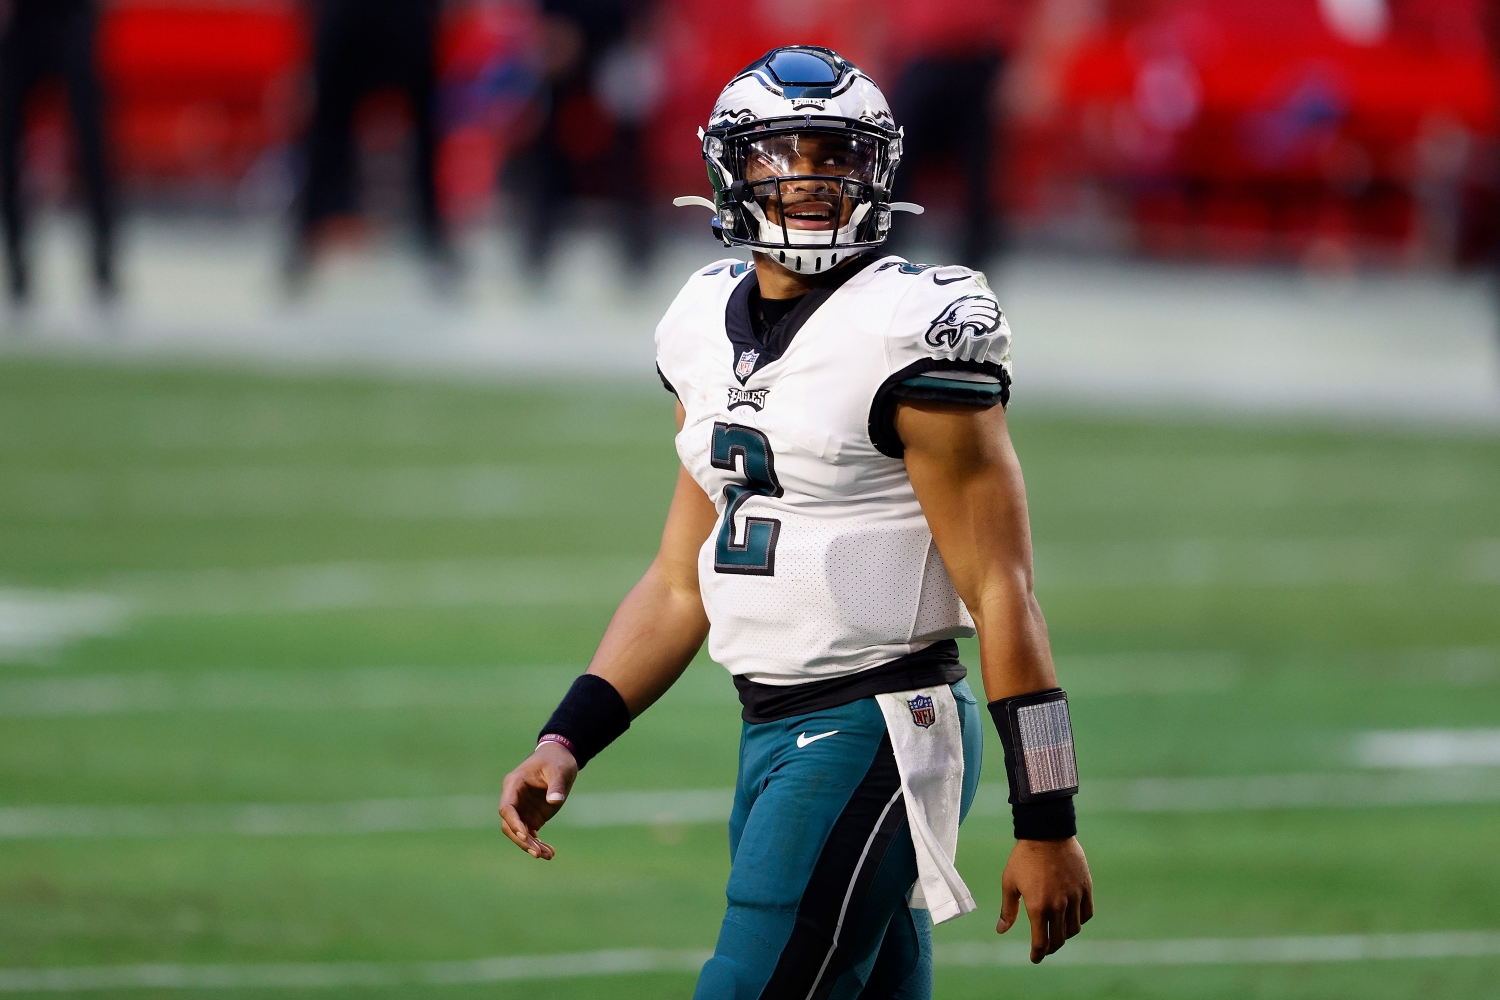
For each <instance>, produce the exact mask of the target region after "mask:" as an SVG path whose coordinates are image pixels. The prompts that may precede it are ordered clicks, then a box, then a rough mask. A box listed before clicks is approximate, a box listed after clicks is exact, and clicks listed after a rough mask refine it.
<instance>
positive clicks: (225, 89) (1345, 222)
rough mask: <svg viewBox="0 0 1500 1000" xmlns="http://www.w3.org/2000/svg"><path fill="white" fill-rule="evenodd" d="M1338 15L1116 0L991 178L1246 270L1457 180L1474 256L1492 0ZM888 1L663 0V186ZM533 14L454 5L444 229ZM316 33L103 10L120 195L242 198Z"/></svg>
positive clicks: (1361, 232) (1493, 108) (869, 34)
mask: <svg viewBox="0 0 1500 1000" xmlns="http://www.w3.org/2000/svg"><path fill="white" fill-rule="evenodd" d="M1339 2H1340V0H1322V11H1323V12H1322V13H1321V14H1320V2H1319V0H1256V2H1254V3H1245V2H1243V0H1113V2H1112V3H1111V4H1109V5H1108V7H1107V14H1106V16H1104V17H1103V18H1102V19H1099V20H1097V21H1095V22H1094V23H1092V24H1090V25H1089V26H1088V27H1087V28H1086V30H1083V31H1081V32H1078V33H1076V37H1074V38H1073V39H1072V41H1071V42H1070V43H1069V44H1068V45H1067V46H1065V47H1063V48H1061V49H1058V50H1056V51H1053V52H1051V53H1049V54H1048V57H1047V58H1049V59H1051V60H1052V61H1053V62H1054V63H1058V64H1059V65H1055V66H1054V67H1053V72H1054V75H1055V77H1056V78H1057V79H1058V80H1059V81H1060V82H1061V85H1060V88H1059V90H1058V95H1057V99H1056V100H1054V101H1052V102H1051V104H1050V105H1049V106H1048V107H1047V108H1046V110H1045V113H1041V114H1037V113H1032V114H1029V115H1022V116H1021V117H1020V118H1019V119H1018V120H1017V122H1016V123H1015V125H1014V127H1013V129H1012V130H1011V132H1010V136H1009V139H1008V141H1007V144H1006V148H1007V149H1008V150H1009V153H1010V156H1009V159H1008V162H1007V163H1006V164H1005V165H1003V167H1002V168H999V169H1001V172H1002V173H1003V174H1004V183H1003V184H1002V185H997V190H999V191H1001V192H1002V196H1003V198H1004V199H1005V201H1006V204H1007V207H1008V208H1009V210H1010V211H1011V212H1012V213H1013V214H1014V215H1015V216H1016V217H1017V218H1018V219H1019V220H1020V221H1021V224H1022V226H1023V227H1026V226H1031V227H1033V228H1037V229H1045V228H1046V226H1047V225H1048V224H1049V223H1050V222H1051V221H1053V220H1057V219H1068V218H1076V217H1078V216H1079V215H1080V213H1082V212H1084V210H1085V208H1086V207H1087V206H1086V205H1085V204H1084V203H1085V202H1086V201H1087V199H1088V198H1090V197H1094V198H1096V200H1097V199H1098V198H1100V197H1102V199H1103V200H1104V201H1105V202H1106V203H1107V204H1108V205H1109V206H1110V210H1111V211H1113V212H1115V213H1116V216H1117V217H1118V218H1120V219H1124V220H1126V221H1127V222H1128V223H1129V224H1130V226H1131V227H1132V229H1133V232H1134V233H1135V234H1136V238H1135V242H1134V244H1133V245H1134V246H1136V247H1138V248H1139V249H1142V250H1145V251H1147V252H1157V253H1168V254H1170V253H1194V254H1196V253H1200V252H1203V251H1204V250H1207V251H1208V252H1212V253H1218V254H1221V255H1224V256H1228V257H1237V258H1257V257H1262V256H1267V255H1269V256H1272V257H1277V256H1282V257H1284V256H1287V255H1293V256H1295V255H1298V254H1302V253H1305V252H1306V251H1307V249H1308V247H1309V246H1311V245H1312V244H1315V243H1317V242H1318V241H1319V240H1320V239H1327V238H1333V239H1336V240H1340V241H1344V242H1347V243H1350V244H1351V245H1354V244H1357V245H1361V246H1366V245H1367V246H1372V247H1375V248H1377V250H1379V251H1380V252H1381V253H1385V254H1387V255H1388V256H1389V255H1392V254H1399V253H1400V252H1401V248H1403V247H1407V246H1409V245H1411V244H1412V241H1413V239H1414V234H1416V233H1418V231H1419V230H1420V229H1421V226H1422V225H1423V224H1424V223H1423V222H1422V212H1423V211H1428V209H1425V208H1423V206H1424V205H1427V206H1429V208H1430V205H1431V204H1435V202H1433V199H1434V198H1441V197H1445V195H1443V193H1442V192H1443V191H1444V190H1449V189H1452V190H1453V191H1457V192H1458V195H1457V196H1458V197H1459V198H1460V200H1461V202H1462V205H1463V207H1464V209H1465V211H1464V213H1463V216H1464V218H1465V219H1466V220H1468V222H1467V223H1466V225H1465V226H1464V232H1463V233H1462V234H1461V236H1460V239H1459V242H1460V244H1461V245H1460V246H1459V248H1458V249H1459V251H1460V252H1462V253H1466V254H1468V255H1470V256H1472V255H1473V254H1474V253H1475V252H1476V248H1477V247H1478V246H1479V245H1480V243H1482V242H1483V241H1484V240H1485V239H1488V238H1489V237H1490V235H1492V234H1491V232H1490V230H1489V229H1488V228H1486V225H1484V224H1481V223H1480V222H1477V221H1475V220H1487V219H1488V218H1489V215H1490V214H1491V213H1489V211H1488V209H1489V207H1490V206H1491V205H1492V204H1493V203H1494V200H1495V187H1494V181H1495V178H1496V175H1497V173H1500V171H1497V169H1496V167H1495V161H1496V152H1495V142H1494V138H1495V135H1496V132H1497V118H1500V114H1497V86H1496V82H1495V72H1494V65H1493V59H1492V57H1491V54H1490V52H1489V51H1488V49H1487V47H1486V44H1485V40H1484V36H1483V34H1482V31H1481V28H1480V19H1481V17H1482V16H1483V15H1484V8H1483V7H1482V3H1483V0H1390V2H1389V5H1388V11H1389V23H1388V25H1387V26H1386V30H1385V32H1384V36H1383V37H1382V38H1379V39H1365V40H1364V41H1365V42H1366V44H1357V43H1356V42H1354V41H1350V40H1348V39H1347V38H1341V37H1340V36H1339V34H1338V33H1337V31H1336V30H1335V29H1334V28H1333V27H1330V24H1329V21H1328V13H1327V11H1328V8H1329V5H1330V4H1335V5H1336V4H1338V3H1339ZM878 11H879V7H878V5H872V4H870V3H868V2H866V3H861V2H859V0H826V2H823V3H819V4H816V5H808V4H803V3H797V2H795V0H764V2H760V3H756V4H752V5H749V6H747V7H744V8H741V9H739V10H738V12H737V14H736V17H735V25H734V30H732V31H730V30H725V21H724V16H725V15H724V8H723V5H722V3H719V2H717V0H661V4H660V6H659V7H658V9H657V11H656V15H655V24H656V28H655V46H656V51H657V52H658V54H659V57H660V59H661V60H662V63H663V65H664V66H666V67H668V68H669V72H670V79H671V86H670V88H668V91H667V93H666V95H665V97H664V99H663V102H662V104H661V105H660V106H659V107H658V108H657V109H656V111H655V113H654V114H653V117H652V120H651V122H650V124H649V135H650V138H651V141H650V142H649V143H648V148H649V149H650V150H651V154H650V155H651V156H652V157H653V162H652V164H651V169H650V175H651V176H652V177H653V178H654V184H655V191H654V192H652V197H655V198H657V199H658V200H659V201H661V203H662V204H665V199H667V198H669V197H670V196H672V195H675V194H684V193H695V192H696V193H702V192H703V191H705V190H706V183H705V178H704V176H703V168H702V164H701V161H700V159H699V157H698V149H697V141H696V139H695V138H694V133H695V131H696V129H697V128H698V126H699V125H701V124H702V123H703V121H704V120H705V119H706V117H707V113H708V111H709V109H710V107H711V106H712V102H713V99H714V96H715V95H716V93H717V92H718V90H719V88H720V87H721V86H722V85H723V83H724V82H725V81H726V80H727V79H728V78H729V77H730V76H731V75H732V74H733V73H734V72H735V71H736V70H738V69H739V68H740V67H741V66H743V65H744V64H745V63H746V62H748V61H750V60H751V59H753V58H754V57H755V56H757V55H759V54H761V53H762V52H764V51H765V50H766V49H768V48H771V47H772V46H774V45H777V44H786V43H789V42H793V41H796V42H812V43H822V44H829V45H832V46H834V47H836V48H839V49H840V50H841V51H844V52H845V53H846V54H848V55H849V56H850V57H851V58H853V59H854V60H855V61H856V62H858V63H859V64H861V65H863V66H865V67H866V68H868V69H870V70H871V71H872V72H874V73H875V74H877V76H881V77H883V76H888V75H889V73H890V72H891V71H893V69H894V67H889V66H885V65H883V64H882V62H881V56H882V52H883V48H884V46H883V44H882V41H881V37H880V20H879V17H878ZM533 16H534V15H533V12H532V10H531V8H530V7H529V5H528V4H526V3H524V2H521V0H513V2H507V0H476V2H471V3H467V4H452V5H450V6H449V16H448V18H447V21H446V24H445V28H444V31H443V36H442V43H441V52H440V66H441V73H442V77H443V79H442V88H441V93H442V95H443V100H444V108H443V115H442V121H443V122H444V127H445V130H446V138H445V141H444V146H443V150H442V152H441V153H440V166H439V171H440V187H441V191H442V199H443V204H444V205H445V207H446V209H447V211H448V212H449V214H450V215H453V216H455V217H458V218H466V217H472V216H475V215H478V214H480V213H482V212H483V210H484V208H485V207H486V206H487V205H488V203H489V200H490V198H491V194H492V192H493V190H494V175H495V170H496V168H497V166H498V164H499V163H500V161H501V160H502V159H503V158H504V156H505V154H506V151H507V150H508V149H511V148H514V147H515V145H516V144H517V142H518V137H519V136H521V135H523V134H524V132H525V129H526V127H527V122H528V118H527V116H526V114H525V113H524V112H525V108H526V102H527V100H528V99H529V97H530V94H531V88H532V87H533V85H534V76H533V75H532V74H531V71H530V70H529V69H528V65H529V63H530V61H531V60H532V56H531V55H530V51H529V44H530V43H529V39H530V38H531V37H532V36H533V30H532V28H533V26H532V22H533ZM308 27H309V26H308V23H307V18H306V12H305V8H304V6H303V5H302V4H300V3H297V2H295V0H215V2H212V3H207V2H202V0H197V2H193V0H176V2H173V0H115V2H114V3H111V4H109V5H108V6H107V7H106V11H105V14H104V18H103V23H102V26H101V35H100V43H101V53H100V64H101V69H102V71H103V74H104V78H105V81H106V84H107V87H108V90H109V95H110V117H111V129H112V133H113V136H114V139H115V146H116V152H115V162H116V166H117V169H118V171H119V172H120V173H121V174H122V177H123V180H124V182H125V190H126V191H127V193H134V194H136V195H137V196H148V197H149V196H161V195H163V194H164V193H166V192H171V191H177V190H182V189H189V190H198V191H201V192H204V196H205V197H208V198H210V199H211V198H214V197H219V198H223V197H232V196H233V192H234V190H235V188H236V185H238V184H239V182H240V180H241V179H242V178H243V177H244V176H245V175H246V172H247V171H249V170H251V169H252V167H253V165H254V164H255V163H256V162H257V161H258V160H259V159H260V158H261V157H263V156H265V155H266V154H267V152H268V151H274V150H281V151H285V150H286V149H287V148H288V145H289V144H290V143H291V142H293V141H294V140H295V137H296V135H297V133H298V130H299V128H300V126H301V122H302V121H303V119H304V116H305V114H306V107H307V101H308V99H309V95H308V93H307V84H306V64H307V59H308V54H309V39H308ZM1021 55H1022V56H1024V55H1025V53H1022V54H1021ZM377 107H385V108H393V107H394V108H399V105H398V104H395V103H393V102H385V104H384V105H377ZM397 113H398V114H399V112H397ZM60 116H61V101H60V100H59V99H58V96H57V95H56V94H55V93H54V94H52V95H51V96H50V97H48V96H44V97H43V99H42V100H41V101H40V102H39V110H38V117H40V118H41V119H44V120H45V119H49V118H52V119H56V118H58V117H60ZM54 124H56V122H54ZM1445 171H1447V173H1444V172H1445ZM1445 184H1446V185H1447V186H1448V187H1447V188H1444V187H1443V185H1445ZM1424 185H1425V187H1424ZM1434 192H1436V193H1435V194H1434ZM1101 193H1102V194H1101ZM938 194H939V197H938V199H937V206H936V207H939V208H941V207H942V204H941V202H942V199H941V192H939V193H938ZM1424 198H1426V199H1427V200H1426V201H1424V200H1423V199H1424ZM1481 209H1483V211H1481ZM1094 210H1097V206H1096V207H1095V209H1094ZM1429 214H1430V212H1429ZM1380 248H1384V249H1380Z"/></svg>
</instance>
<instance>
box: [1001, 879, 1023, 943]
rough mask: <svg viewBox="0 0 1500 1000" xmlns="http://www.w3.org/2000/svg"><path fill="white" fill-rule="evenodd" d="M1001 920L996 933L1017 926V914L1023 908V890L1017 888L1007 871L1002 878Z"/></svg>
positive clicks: (1002, 932)
mask: <svg viewBox="0 0 1500 1000" xmlns="http://www.w3.org/2000/svg"><path fill="white" fill-rule="evenodd" d="M1000 891H1001V896H1000V921H999V922H998V923H997V924H995V933H996V934H1004V933H1005V932H1006V931H1008V930H1010V929H1011V928H1012V927H1014V926H1015V923H1016V914H1017V913H1018V912H1019V910H1020V908H1021V890H1019V889H1017V888H1016V884H1015V882H1013V881H1011V878H1010V873H1009V872H1007V873H1006V874H1005V875H1004V876H1002V878H1001V880H1000Z"/></svg>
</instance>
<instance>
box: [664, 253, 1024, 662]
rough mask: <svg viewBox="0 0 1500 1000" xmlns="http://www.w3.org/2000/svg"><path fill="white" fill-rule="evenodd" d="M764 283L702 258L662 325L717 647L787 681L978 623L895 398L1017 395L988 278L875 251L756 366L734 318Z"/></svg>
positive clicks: (725, 657) (740, 268)
mask: <svg viewBox="0 0 1500 1000" xmlns="http://www.w3.org/2000/svg"><path fill="white" fill-rule="evenodd" d="M755 280H756V277H755V272H754V266H753V265H747V264H745V263H743V262H741V261H737V260H721V261H717V262H715V263H714V264H712V265H709V266H708V267H705V268H702V269H701V270H699V271H698V272H697V273H696V274H694V275H693V277H692V278H690V279H689V280H688V282H687V284H686V285H685V286H684V287H683V289H682V291H681V292H680V293H679V294H678V296H677V298H676V300H675V301H674V302H673V303H672V305H671V307H670V308H669V309H668V310H667V313H666V315H665V316H664V317H663V318H662V321H661V323H660V324H659V325H658V327H657V330H656V350H657V366H658V368H659V369H660V372H661V374H662V378H663V379H664V380H665V381H666V382H667V383H668V384H669V387H670V388H671V389H672V390H673V392H675V393H676V395H677V398H678V399H679V400H680V401H681V403H682V405H683V408H684V409H685V410H686V412H687V419H686V422H685V423H684V424H683V428H682V431H681V433H679V434H678V435H677V454H678V455H679V456H680V457H681V459H682V464H683V466H684V467H685V468H686V469H687V471H688V473H689V474H690V475H691V476H692V477H693V479H694V480H696V481H697V483H698V485H699V486H701V487H702V488H703V490H704V492H705V493H707V494H708V495H709V496H710V497H711V498H712V499H713V501H714V503H715V505H716V506H717V508H718V512H719V520H718V523H717V524H716V525H715V528H714V532H713V534H712V535H710V536H709V538H708V540H707V541H706V542H705V543H704V545H703V549H702V551H701V552H700V554H699V558H698V579H699V582H700V586H701V589H702V593H703V605H704V608H705V609H706V611H707V613H708V618H709V622H710V625H711V628H710V632H709V654H710V655H711V656H712V657H713V658H714V659H715V660H717V661H718V662H720V663H722V664H723V665H724V666H725V667H727V668H728V669H729V671H730V672H731V673H733V674H736V675H743V676H745V677H746V678H747V679H749V680H751V681H754V682H756V683H760V684H773V685H784V684H797V683H802V682H806V681H812V680H821V679H824V678H831V677H840V676H844V675H847V674H852V673H856V672H858V671H861V670H865V669H868V668H871V667H875V666H878V665H880V664H882V663H885V662H888V661H890V660H893V659H895V658H897V657H899V656H903V655H906V654H908V653H912V652H915V651H917V650H919V649H922V648H924V647H926V646H928V645H930V644H932V643H933V642H936V641H938V640H940V639H947V638H957V637H960V636H970V635H973V634H974V621H973V619H972V618H971V617H970V616H969V613H968V611H967V610H966V609H965V608H964V605H963V602H962V601H960V600H959V597H958V594H957V592H956V591H955V590H954V588H953V583H952V581H951V580H950V579H949V577H948V573H947V570H946V569H945V568H944V566H943V561H942V558H941V557H940V556H939V555H938V551H937V547H936V546H935V545H934V544H933V540H932V532H931V531H930V530H929V528H928V526H927V520H926V518H925V517H924V516H923V514H922V509H921V506H920V505H919V504H918V503H917V498H916V495H915V494H914V493H913V491H912V486H911V480H910V479H909V478H908V477H907V474H906V466H905V464H904V463H903V461H902V459H901V454H902V447H901V442H900V440H899V438H898V437H897V436H896V434H895V431H894V428H893V427H892V426H891V422H892V419H893V417H894V413H895V407H896V401H897V399H898V398H899V397H908V398H911V397H915V398H923V399H954V400H959V401H964V402H971V403H975V404H977V405H994V404H995V403H998V402H1003V401H1004V399H1005V398H1007V395H1008V387H1009V384H1010V376H1009V366H1010V359H1009V352H1010V328H1009V325H1008V324H1007V323H1006V321H1005V316H1004V314H1003V313H1002V312H1001V310H1000V307H999V305H998V304H997V303H996V302H995V297H994V295H993V294H992V293H991V292H990V289H989V287H988V285H987V284H986V283H985V280H984V276H983V275H982V274H979V273H978V272H975V271H970V270H968V269H967V268H962V267H933V266H930V265H916V264H909V263H907V262H906V261H904V260H903V259H902V258H900V257H893V256H885V257H880V258H879V259H878V260H876V261H874V262H873V263H870V264H867V265H866V266H865V267H864V268H863V269H862V270H861V271H859V273H857V274H855V275H854V276H853V277H851V278H849V279H848V280H847V281H846V282H845V283H844V284H843V285H841V286H840V287H838V288H837V289H836V290H835V291H833V292H832V294H831V295H830V296H828V297H827V298H826V300H825V301H823V302H822V304H821V305H820V306H819V307H818V308H817V309H816V311H815V312H813V313H812V314H811V315H810V316H808V317H807V318H806V320H805V322H804V323H803V325H802V326H801V328H800V329H799V330H798V331H797V333H796V335H795V337H793V339H792V340H791V343H790V344H789V345H788V346H787V347H786V349H785V351H784V353H783V354H782V355H781V356H780V357H779V358H776V359H775V360H773V361H770V362H769V363H765V364H760V365H759V366H757V360H758V358H757V356H756V355H757V352H756V351H754V350H748V351H745V350H740V349H739V348H737V347H736V346H735V344H733V343H732V342H731V340H730V332H729V328H728V326H727V325H726V310H727V309H728V308H729V307H730V299H731V294H732V293H733V292H734V291H735V289H736V287H737V286H739V285H740V284H741V283H742V282H754V281H755ZM747 291H748V289H744V290H742V294H741V295H740V296H737V297H736V298H737V300H739V301H743V300H744V298H745V295H744V294H743V292H747ZM742 346H743V345H742Z"/></svg>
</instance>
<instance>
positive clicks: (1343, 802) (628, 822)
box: [0, 768, 1500, 840]
mask: <svg viewBox="0 0 1500 1000" xmlns="http://www.w3.org/2000/svg"><path fill="white" fill-rule="evenodd" d="M1006 794H1007V789H1006V787H1005V786H1004V785H1003V784H996V783H991V784H986V785H981V786H980V788H979V794H978V796H977V797H976V798H975V801H974V807H973V809H972V811H971V815H974V816H980V817H983V816H1000V815H1004V814H1006V813H1007V812H1008V810H1009V807H1008V806H1007V805H1006V801H1005V800H1006ZM497 801H498V792H497V793H495V794H492V795H453V796H443V797H436V798H420V799H364V800H358V801H352V802H283V803H235V804H226V805H155V806H142V805H13V806H0V840H20V839H51V838H66V837H173V836H187V835H202V834H210V835H230V836H235V835H238V836H298V835H340V836H342V835H358V834H374V833H403V832H417V831H432V830H469V829H495V828H497V823H498V821H497V820H496V818H495V808H496V805H497ZM733 802H734V791H733V789H729V788H714V789H689V790H682V791H662V792H579V793H577V794H576V795H574V796H573V797H572V799H571V800H570V801H569V802H568V804H567V807H566V808H565V809H563V811H562V812H561V813H559V814H558V816H557V818H556V819H554V820H553V821H552V822H553V825H555V826H558V827H621V826H659V825H679V824H700V823H722V822H724V821H725V820H727V819H728V817H729V811H730V807H731V806H732V805H733ZM1491 803H1500V769H1494V768H1489V769H1484V768H1474V769H1464V768H1452V769H1445V770H1428V771H1418V772H1412V771H1399V772H1393V773H1388V774H1381V773H1374V774H1368V773H1355V774H1273V775H1255V776H1249V777H1239V778H1124V779H1122V778H1106V779H1099V780H1095V781H1091V782H1088V783H1086V784H1085V786H1084V790H1083V792H1082V793H1081V794H1080V795H1079V797H1078V808H1079V810H1080V811H1081V812H1092V813H1193V812H1203V813H1208V812H1239V811H1247V810H1270V809H1347V808H1381V807H1400V806H1417V805H1465V804H1491Z"/></svg>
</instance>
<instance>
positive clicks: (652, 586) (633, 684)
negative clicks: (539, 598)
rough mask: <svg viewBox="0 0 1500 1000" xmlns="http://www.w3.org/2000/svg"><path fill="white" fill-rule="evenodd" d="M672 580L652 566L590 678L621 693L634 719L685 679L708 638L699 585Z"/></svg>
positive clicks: (624, 604)
mask: <svg viewBox="0 0 1500 1000" xmlns="http://www.w3.org/2000/svg"><path fill="white" fill-rule="evenodd" d="M692 584H693V585H692V586H691V587H689V586H687V585H686V582H684V581H676V580H673V579H672V576H671V574H670V573H669V572H668V571H667V570H666V569H665V568H664V567H663V566H662V564H661V562H660V561H659V560H658V561H657V562H654V563H652V564H651V568H650V569H648V570H647V571H646V574H645V576H643V577H641V579H640V582H638V583H637V584H636V585H635V586H634V587H632V588H631V590H630V593H628V594H626V595H625V599H624V600H623V601H621V602H620V607H619V608H618V609H617V610H616V611H615V614H614V617H613V618H612V619H610V623H609V628H607V629H606V630H605V632H604V638H603V639H602V640H600V642H599V648H598V649H597V650H596V651H595V653H594V658H593V661H592V662H591V663H590V664H589V671H588V672H589V673H591V674H597V675H599V676H600V677H603V678H604V679H605V680H607V681H609V682H610V684H612V685H613V686H614V688H615V690H617V691H619V692H620V697H621V698H623V699H624V700H625V705H626V707H627V708H629V709H630V715H631V717H632V718H634V717H635V716H638V715H640V714H641V713H642V712H644V711H645V710H646V709H647V708H649V707H651V705H652V703H653V702H655V701H656V699H658V698H660V697H661V696H662V694H664V693H665V692H666V690H667V688H669V687H671V686H672V684H673V683H674V682H675V681H676V680H677V678H678V677H680V676H682V672H683V670H685V669H687V665H688V664H689V663H690V662H692V659H693V657H694V656H695V655H696V654H697V652H698V650H699V648H700V647H701V646H702V645H703V640H704V638H705V637H706V636H707V635H708V616H707V615H706V614H704V611H703V599H702V597H701V596H700V595H699V593H698V589H697V586H696V580H693V581H692Z"/></svg>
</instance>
